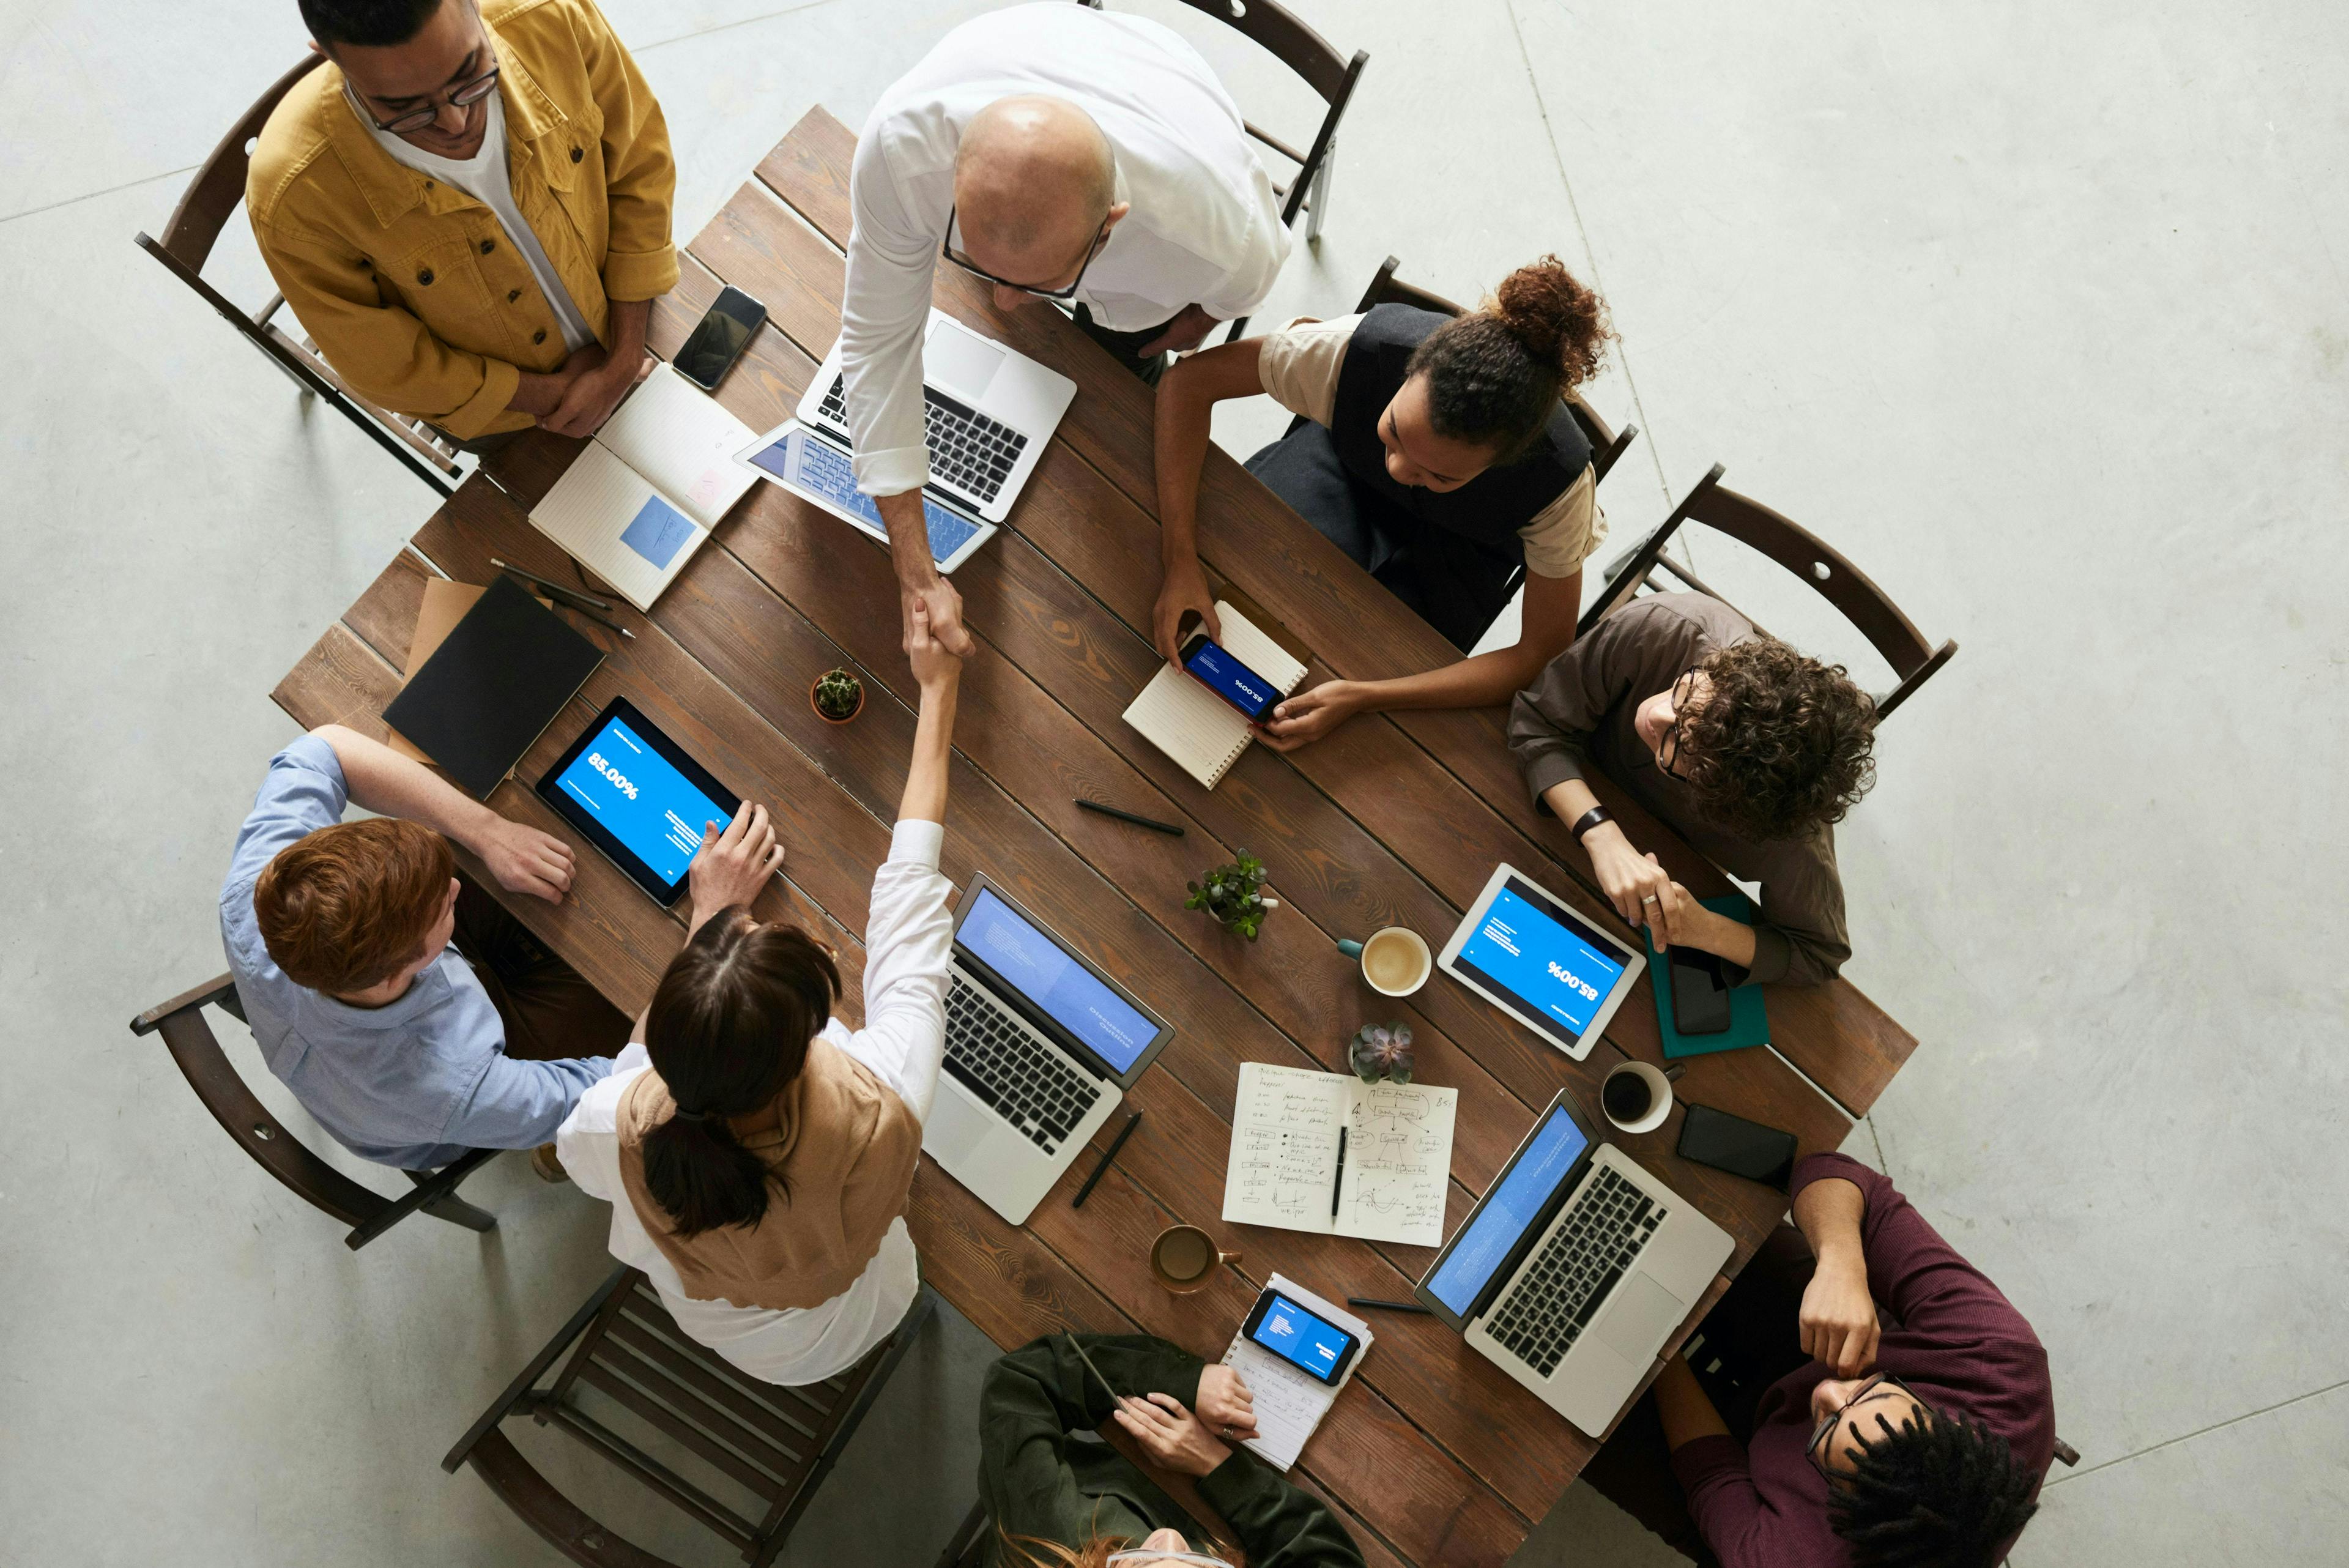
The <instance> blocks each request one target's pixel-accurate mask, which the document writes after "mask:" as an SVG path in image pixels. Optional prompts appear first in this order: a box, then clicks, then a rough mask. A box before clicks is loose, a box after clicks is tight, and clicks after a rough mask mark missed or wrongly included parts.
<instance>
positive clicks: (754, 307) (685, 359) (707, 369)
mask: <svg viewBox="0 0 2349 1568" xmlns="http://www.w3.org/2000/svg"><path fill="white" fill-rule="evenodd" d="M766 319H767V307H766V306H763V305H761V304H760V303H759V302H758V301H757V300H755V299H753V298H751V297H750V296H749V295H747V294H745V293H743V292H742V291H741V290H740V289H739V288H736V287H735V286H733V285H732V284H728V285H727V286H726V288H725V290H724V292H722V293H721V294H719V296H718V303H717V304H715V305H712V306H710V307H709V310H708V311H706V312H704V313H703V315H702V317H701V319H700V320H699V321H698V322H696V323H695V324H694V327H693V332H692V334H691V335H690V336H689V337H687V338H686V340H685V347H684V348H679V349H678V351H677V358H676V359H675V361H673V362H674V363H675V364H676V366H677V373H678V375H680V376H682V377H684V378H685V379H687V380H688V381H690V382H692V383H693V384H694V385H695V386H697V387H698V388H700V389H702V390H703V391H705V392H714V391H716V390H717V389H718V383H719V382H720V381H722V380H724V379H726V372H727V371H729V370H730V369H733V368H734V361H735V360H736V359H738V358H741V355H742V350H743V349H745V348H749V347H750V335H751V334H752V333H754V332H756V331H758V330H759V323H761V321H764V320H766Z"/></svg>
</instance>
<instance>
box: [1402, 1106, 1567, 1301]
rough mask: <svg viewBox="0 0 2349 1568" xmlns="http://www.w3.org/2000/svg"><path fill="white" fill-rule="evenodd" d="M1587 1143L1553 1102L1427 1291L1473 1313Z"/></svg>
mask: <svg viewBox="0 0 2349 1568" xmlns="http://www.w3.org/2000/svg"><path fill="white" fill-rule="evenodd" d="M1588 1147H1590V1140H1589V1139H1588V1137H1584V1136H1583V1132H1582V1129H1581V1128H1580V1127H1577V1126H1576V1125H1575V1121H1574V1117H1573V1116H1571V1115H1569V1114H1568V1111H1567V1108H1566V1107H1565V1106H1563V1105H1557V1106H1551V1107H1550V1112H1549V1116H1548V1117H1547V1119H1546V1120H1545V1121H1543V1123H1542V1125H1541V1127H1539V1128H1538V1129H1537V1130H1536V1132H1535V1133H1534V1135H1533V1137H1529V1138H1527V1139H1526V1147H1524V1149H1523V1150H1521V1151H1520V1152H1519V1153H1518V1155H1517V1158H1516V1162H1515V1163H1514V1164H1512V1165H1511V1166H1510V1167H1509V1168H1508V1169H1507V1170H1506V1171H1504V1172H1503V1173H1502V1175H1501V1179H1500V1180H1499V1181H1498V1182H1497V1183H1495V1186H1494V1188H1493V1190H1492V1191H1490V1192H1488V1193H1486V1194H1485V1198H1484V1201H1482V1202H1481V1203H1479V1204H1478V1205H1477V1206H1476V1212H1475V1214H1474V1215H1472V1216H1471V1217H1470V1218H1469V1220H1468V1223H1467V1224H1466V1225H1465V1226H1464V1227H1463V1228H1462V1230H1461V1231H1460V1234H1459V1235H1457V1236H1455V1237H1454V1238H1453V1239H1452V1245H1451V1248H1450V1249H1449V1250H1448V1251H1446V1253H1445V1254H1444V1262H1442V1263H1441V1264H1440V1265H1438V1266H1437V1268H1436V1271H1435V1272H1434V1273H1433V1274H1432V1275H1430V1276H1429V1277H1428V1281H1427V1289H1428V1292H1429V1293H1430V1294H1432V1295H1433V1296H1434V1297H1435V1299H1436V1300H1438V1301H1440V1302H1442V1303H1444V1305H1445V1306H1447V1307H1450V1308H1451V1309H1452V1311H1453V1314H1454V1315H1455V1316H1458V1317H1463V1318H1464V1317H1466V1316H1468V1315H1469V1314H1470V1313H1472V1312H1474V1311H1475V1306H1476V1300H1477V1298H1478V1297H1479V1296H1480V1295H1482V1294H1483V1293H1484V1291H1485V1286H1486V1285H1487V1284H1489V1283H1491V1282H1492V1279H1493V1274H1494V1272H1495V1270H1497V1269H1499V1268H1500V1266H1501V1265H1502V1264H1503V1263H1505V1262H1508V1260H1509V1256H1510V1254H1511V1253H1513V1252H1514V1251H1516V1246H1517V1243H1518V1242H1519V1241H1523V1240H1525V1236H1526V1231H1530V1230H1531V1229H1533V1228H1534V1227H1535V1226H1536V1225H1538V1224H1540V1223H1541V1220H1542V1214H1543V1211H1544V1210H1546V1209H1547V1207H1548V1206H1549V1200H1550V1199H1552V1198H1554V1197H1556V1196H1557V1189H1558V1187H1559V1185H1560V1184H1561V1183H1563V1182H1564V1181H1565V1180H1566V1179H1567V1177H1568V1175H1569V1174H1570V1173H1571V1172H1572V1171H1573V1169H1574V1164H1575V1161H1577V1160H1578V1159H1580V1158H1582V1151H1583V1150H1584V1149H1586V1148H1588Z"/></svg>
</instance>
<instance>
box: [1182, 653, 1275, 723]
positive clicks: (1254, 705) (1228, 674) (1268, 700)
mask: <svg viewBox="0 0 2349 1568" xmlns="http://www.w3.org/2000/svg"><path fill="white" fill-rule="evenodd" d="M1181 652H1182V655H1183V659H1182V664H1183V668H1184V670H1185V671H1186V672H1188V673H1189V674H1190V676H1191V678H1192V679H1193V680H1196V681H1198V682H1199V683H1200V684H1201V685H1203V686H1205V687H1206V689H1207V690H1208V691H1212V692H1214V693H1215V694H1216V696H1218V697H1220V698H1222V699H1223V700H1224V701H1226V702H1228V703H1230V704H1231V705H1232V706H1233V707H1235V708H1237V709H1238V710H1239V711H1241V712H1243V713H1245V714H1247V720H1248V722H1249V723H1251V724H1261V723H1263V722H1264V721H1265V719H1266V717H1267V716H1268V715H1269V714H1270V713H1271V712H1272V711H1273V709H1274V708H1276V707H1278V705H1279V703H1280V688H1279V687H1278V686H1275V685H1274V684H1273V683H1272V682H1271V681H1269V680H1266V679H1265V678H1264V677H1263V676H1261V675H1258V674H1257V672H1256V671H1255V670H1250V669H1249V668H1248V667H1247V665H1245V664H1242V663H1241V662H1240V661H1239V660H1238V659H1235V658H1233V657H1232V655H1231V650H1230V649H1226V648H1225V647H1224V646H1223V645H1222V644H1220V643H1218V642H1216V640H1215V639H1212V638H1210V637H1209V636H1208V635H1207V634H1206V631H1205V630H1204V629H1202V630H1199V631H1195V632H1193V633H1192V634H1191V635H1190V636H1189V637H1187V638H1185V639H1183V645H1182V649H1181Z"/></svg>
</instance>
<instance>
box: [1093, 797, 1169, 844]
mask: <svg viewBox="0 0 2349 1568" xmlns="http://www.w3.org/2000/svg"><path fill="white" fill-rule="evenodd" d="M1077 804H1078V805H1081V806H1082V807H1084V808H1085V809H1086V810H1087V811H1097V812H1100V813H1101V814H1102V815H1103V816H1113V817H1115V818H1117V819H1118V820H1119V821H1120V822H1130V823H1132V824H1133V825H1134V826H1136V827H1149V828H1155V829H1156V830H1157V831H1159V832H1160V833H1170V834H1173V835H1174V836H1175V837H1177V838H1180V837H1182V836H1183V830H1182V829H1181V828H1180V827H1177V826H1175V825H1174V824H1173V823H1171V822H1160V821H1158V820H1156V819H1155V818H1153V817H1147V816H1136V815H1133V813H1132V812H1130V811H1120V810H1118V808H1117V807H1115V806H1113V805H1102V803H1101V802H1099V801H1097V800H1086V799H1084V798H1083V797H1081V796H1080V797H1079V798H1078V800H1077Z"/></svg>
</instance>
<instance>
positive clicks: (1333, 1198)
mask: <svg viewBox="0 0 2349 1568" xmlns="http://www.w3.org/2000/svg"><path fill="white" fill-rule="evenodd" d="M1345 1186H1346V1129H1345V1128H1344V1127H1340V1128H1339V1129H1338V1176H1337V1179H1335V1180H1333V1181H1331V1182H1330V1219H1332V1220H1335V1219H1336V1218H1337V1217H1338V1194H1339V1193H1340V1191H1342V1190H1344V1189H1345Z"/></svg>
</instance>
